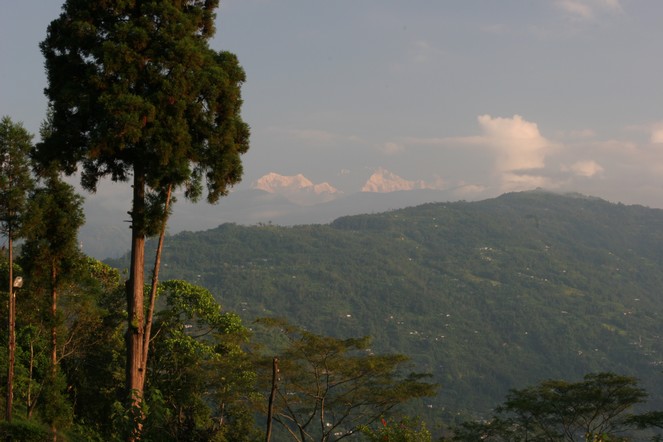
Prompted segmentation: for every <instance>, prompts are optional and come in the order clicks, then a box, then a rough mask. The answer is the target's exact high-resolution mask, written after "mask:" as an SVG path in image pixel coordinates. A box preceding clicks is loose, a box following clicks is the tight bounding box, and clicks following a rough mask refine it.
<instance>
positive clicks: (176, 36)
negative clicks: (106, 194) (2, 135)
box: [37, 0, 249, 429]
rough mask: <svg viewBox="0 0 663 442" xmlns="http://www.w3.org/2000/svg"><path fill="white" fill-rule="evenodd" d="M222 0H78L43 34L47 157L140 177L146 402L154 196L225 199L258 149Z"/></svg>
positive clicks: (136, 275) (134, 318)
mask: <svg viewBox="0 0 663 442" xmlns="http://www.w3.org/2000/svg"><path fill="white" fill-rule="evenodd" d="M217 6H218V0H163V1H149V0H124V1H112V2H111V1H97V2H88V1H80V0H67V1H66V2H65V4H64V6H63V11H62V13H61V15H60V17H59V18H58V19H56V20H54V21H53V22H52V23H51V24H50V25H49V27H48V32H47V36H46V39H45V40H44V41H43V42H42V43H41V49H42V53H43V54H44V57H45V58H46V70H47V75H48V87H47V88H46V95H47V96H48V98H49V99H50V101H51V103H52V106H53V127H52V133H51V134H50V136H49V137H48V138H47V139H46V140H44V142H43V143H42V144H41V145H39V146H38V151H37V158H38V160H39V162H40V163H41V164H49V163H50V162H52V161H57V162H58V164H59V165H60V168H61V170H63V171H65V172H66V173H68V174H71V173H73V172H74V171H76V169H77V167H78V165H82V174H81V182H82V185H83V186H84V187H85V188H86V189H88V190H90V191H94V190H96V187H97V184H98V182H99V180H100V179H101V178H102V177H106V176H108V177H110V178H111V179H112V180H114V181H127V180H129V179H131V180H132V184H133V195H132V205H131V210H130V212H129V214H130V217H131V230H132V241H131V265H130V274H129V281H128V283H127V307H128V313H129V317H128V331H127V370H126V386H127V389H128V390H129V392H130V394H131V395H132V397H133V402H132V403H133V405H134V406H139V405H140V403H141V400H142V394H143V386H142V383H143V380H144V376H143V373H144V370H145V360H146V357H145V356H146V355H145V354H144V350H143V349H144V345H143V343H144V333H145V331H144V313H143V312H144V294H143V285H144V246H145V237H146V236H147V235H150V234H153V233H155V228H156V227H157V226H159V224H160V223H159V222H158V221H160V220H155V219H152V218H151V217H150V216H149V214H150V213H153V212H154V211H152V210H150V207H148V204H147V202H148V196H149V195H150V193H156V194H163V192H164V191H165V189H167V188H168V186H172V187H173V188H174V189H177V188H184V189H185V195H186V196H187V197H188V198H191V199H193V200H196V199H198V198H199V197H200V196H201V194H202V188H203V182H205V184H206V185H207V190H208V192H207V199H208V201H209V202H216V201H217V200H218V199H219V198H220V197H221V196H223V195H225V194H226V193H227V192H228V189H229V187H230V186H232V185H234V184H235V183H237V182H238V181H239V180H240V177H241V173H242V166H241V161H240V155H241V154H243V153H244V152H246V151H247V149H248V139H249V129H248V126H247V125H246V124H245V123H244V121H243V120H242V119H241V117H240V106H241V103H242V101H241V97H240V86H241V84H242V83H243V82H244V80H245V75H244V71H243V70H242V68H241V67H240V65H239V63H238V61H237V58H236V57H235V56H234V55H233V54H230V53H228V52H217V51H214V50H212V49H211V48H210V47H209V45H208V41H209V39H210V38H211V37H212V36H213V34H214V31H215V29H214V19H215V10H216V8H217ZM157 213H158V211H157ZM162 216H166V214H163V215H162ZM139 427H140V424H139V423H138V424H137V428H138V429H139Z"/></svg>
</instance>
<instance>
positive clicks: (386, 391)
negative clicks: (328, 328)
mask: <svg viewBox="0 0 663 442" xmlns="http://www.w3.org/2000/svg"><path fill="white" fill-rule="evenodd" d="M260 322H261V323H262V324H263V325H267V326H269V327H271V328H272V330H273V331H274V332H277V333H274V334H275V335H278V334H279V333H278V332H280V333H282V337H283V338H284V340H285V343H286V346H285V348H284V349H283V350H282V351H281V353H280V354H279V357H278V376H277V379H276V380H275V383H276V395H275V397H274V404H273V407H274V410H273V413H272V416H273V419H274V420H275V421H276V422H278V423H279V424H280V425H281V427H282V428H283V429H285V431H286V433H287V434H289V435H290V437H291V438H292V440H295V441H298V442H305V441H316V440H317V441H321V442H325V441H329V440H340V439H344V438H346V437H349V436H351V435H353V434H355V433H357V432H359V430H360V428H363V427H364V426H366V425H370V424H371V423H373V422H375V421H376V420H377V419H379V418H380V417H381V416H384V415H385V414H387V413H388V412H389V411H391V410H392V409H394V407H396V406H398V405H399V404H402V403H405V402H407V401H409V400H411V399H415V398H420V397H426V396H433V395H434V394H435V392H436V390H437V388H436V385H434V384H431V383H428V382H425V380H424V379H423V378H424V377H425V375H422V374H419V373H410V374H404V373H402V365H403V363H405V362H406V361H407V360H408V358H407V357H406V356H403V355H397V354H387V355H376V354H372V352H371V351H370V348H369V343H370V340H369V339H368V338H359V339H338V338H333V337H328V336H319V335H316V334H314V333H311V332H308V331H306V330H303V329H301V328H299V327H296V326H293V325H290V324H287V323H285V322H283V321H281V320H274V319H263V320H261V321H260ZM265 367H266V370H265V373H264V374H263V375H262V376H261V379H262V380H263V382H264V381H265V380H267V379H271V376H270V375H268V374H267V373H268V372H269V373H271V367H272V361H271V358H270V360H269V363H268V364H265ZM267 367H269V368H267ZM264 389H265V390H267V388H266V386H265V388H264ZM264 402H265V401H264ZM265 404H266V402H265Z"/></svg>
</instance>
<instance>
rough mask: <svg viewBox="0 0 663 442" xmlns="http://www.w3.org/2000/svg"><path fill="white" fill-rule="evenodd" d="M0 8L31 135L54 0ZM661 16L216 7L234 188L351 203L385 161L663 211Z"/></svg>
mask: <svg viewBox="0 0 663 442" xmlns="http://www.w3.org/2000/svg"><path fill="white" fill-rule="evenodd" d="M1 2H2V4H3V8H2V11H3V12H2V14H1V15H0V60H1V61H0V116H4V115H8V116H10V117H11V118H12V119H13V120H14V121H20V122H23V124H24V125H25V127H26V128H27V129H28V130H30V131H31V132H33V133H37V132H38V129H39V125H40V122H41V121H42V120H43V118H44V114H45V108H46V100H45V98H44V96H43V89H44V87H45V86H46V77H45V73H44V69H43V59H42V56H41V53H40V52H39V48H38V43H39V42H40V41H41V40H43V39H44V37H45V33H46V27H47V25H48V23H49V22H50V21H51V20H53V19H54V18H56V17H57V15H58V14H59V11H60V6H61V4H62V2H61V1H59V0H39V1H36V0H22V1H20V2H16V1H11V2H10V1H9V0H1ZM661 23H663V2H662V1H661V0H462V1H458V0H456V1H452V0H448V1H447V0H408V1H402V0H400V1H397V0H360V1H358V0H327V1H311V0H225V1H223V0H222V1H221V7H220V9H219V10H218V17H217V34H216V36H215V38H214V39H213V40H212V41H211V42H210V45H211V46H212V47H213V48H214V49H218V50H229V51H231V52H234V53H235V54H237V56H238V58H239V60H240V63H241V64H242V66H243V67H244V69H245V71H246V74H247V82H246V83H245V85H244V86H243V89H242V93H243V98H244V106H243V111H242V113H243V118H244V119H245V120H246V121H247V123H249V125H250V126H251V131H252V137H251V148H250V150H249V152H248V153H247V154H246V155H245V156H244V157H243V163H244V179H243V182H242V183H241V184H240V185H239V186H238V188H240V189H241V188H248V187H250V186H251V184H252V183H254V182H255V181H256V180H258V179H259V178H260V177H262V176H263V175H266V174H268V173H270V172H275V173H278V174H282V175H288V176H289V175H297V174H303V175H304V176H306V177H307V178H308V179H310V180H311V181H312V182H313V183H315V184H321V183H329V184H330V185H331V186H333V187H335V188H337V189H339V190H341V191H342V192H345V193H352V192H356V191H359V190H361V188H362V186H363V184H364V183H365V182H366V180H367V178H368V177H369V176H370V175H371V174H372V173H373V172H374V171H376V170H382V169H384V170H388V171H390V172H391V173H393V174H396V175H398V176H399V177H402V178H403V179H405V180H411V181H417V182H423V183H426V186H427V187H430V188H438V189H456V190H457V192H456V193H457V194H458V195H462V196H463V197H466V198H467V199H473V200H474V199H481V198H484V197H493V196H497V195H499V194H501V193H504V192H509V191H519V190H528V189H533V188H537V187H540V188H544V189H550V190H556V191H564V192H566V191H573V192H580V193H583V194H586V195H591V196H597V197H601V198H604V199H607V200H609V201H612V202H623V203H626V204H643V205H646V206H650V207H658V208H663V57H662V56H661V54H663V26H662V25H661ZM103 192H106V194H108V195H110V194H113V193H117V194H120V193H121V192H122V189H121V186H108V187H107V188H106V187H104V189H102V192H100V193H102V194H103ZM123 198H126V195H124V196H123Z"/></svg>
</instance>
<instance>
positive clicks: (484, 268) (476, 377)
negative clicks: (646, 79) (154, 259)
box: [113, 190, 663, 422]
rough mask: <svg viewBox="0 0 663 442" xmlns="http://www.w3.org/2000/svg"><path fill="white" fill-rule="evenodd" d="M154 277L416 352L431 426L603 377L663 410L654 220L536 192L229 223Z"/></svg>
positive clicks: (187, 241) (660, 246)
mask: <svg viewBox="0 0 663 442" xmlns="http://www.w3.org/2000/svg"><path fill="white" fill-rule="evenodd" d="M380 195H381V196H388V195H390V194H380ZM364 196H370V194H360V195H357V197H364ZM124 262H126V257H125V258H124V259H121V260H116V261H114V262H113V263H114V265H117V266H123V265H124V264H123V263H124ZM163 265H164V267H163V268H162V277H163V278H179V279H186V280H189V281H191V282H194V283H197V284H201V285H203V286H205V287H207V288H209V289H210V290H211V291H212V292H213V293H214V294H215V295H216V296H218V299H219V301H220V303H221V304H222V305H223V306H224V307H225V308H227V309H229V310H233V311H236V312H238V313H240V314H241V315H242V316H243V317H244V318H245V320H246V321H247V323H251V321H252V320H253V319H254V318H256V317H259V316H283V317H287V318H289V320H290V321H292V322H294V323H296V324H298V325H301V326H304V327H306V328H307V329H309V330H312V331H315V332H320V333H326V334H331V335H336V336H344V337H349V336H364V335H370V336H372V337H373V339H374V341H373V350H374V351H396V352H402V353H405V354H407V355H409V356H410V357H411V358H412V361H413V364H414V367H413V369H416V370H417V371H428V372H431V373H432V374H433V380H434V381H436V382H439V383H440V384H441V385H442V388H441V389H440V394H439V396H438V397H437V398H435V399H434V400H432V401H431V402H429V403H427V406H426V407H423V404H420V405H421V406H422V407H423V408H419V409H416V410H415V411H413V415H421V416H422V417H425V418H426V419H428V420H429V422H434V421H435V419H436V418H440V417H445V418H446V419H447V421H449V419H453V418H454V416H456V415H457V413H460V414H469V415H479V416H480V415H483V414H484V413H488V411H489V410H490V409H491V408H492V407H493V406H495V405H496V404H498V403H501V402H502V401H503V399H504V395H505V394H506V392H507V391H508V389H509V388H522V387H524V386H527V385H532V384H535V383H537V382H539V381H540V380H542V379H548V378H563V379H579V378H580V377H581V376H582V375H583V374H586V373H589V372H596V371H614V372H616V373H621V374H627V375H632V376H636V377H638V378H639V379H641V385H643V386H644V387H645V388H646V389H647V390H648V391H649V393H650V396H651V399H652V402H651V404H652V406H654V407H657V408H658V409H660V408H661V407H663V403H662V402H663V384H662V383H661V382H660V379H661V374H660V371H661V366H663V303H662V302H661V296H662V295H661V287H663V210H659V209H650V208H646V207H643V206H627V205H623V204H613V203H609V202H607V201H604V200H602V199H599V198H593V197H589V196H585V195H579V194H569V195H560V194H554V193H550V192H545V191H540V190H539V191H531V192H520V193H509V194H505V195H502V196H500V197H498V198H493V199H488V200H482V201H477V202H467V201H457V202H437V203H426V204H422V205H416V206H413V207H408V208H404V209H397V210H389V211H386V212H383V213H375V214H361V215H352V216H342V217H339V218H337V219H335V220H334V221H333V222H332V223H331V224H324V225H298V226H292V227H281V226H277V225H270V224H262V225H255V226H241V225H237V224H223V225H220V226H219V227H217V228H214V229H210V230H207V231H201V232H196V233H192V232H183V233H180V234H177V235H174V236H172V237H170V238H168V240H167V241H166V249H165V255H164V257H163ZM445 413H449V414H448V415H446V416H445Z"/></svg>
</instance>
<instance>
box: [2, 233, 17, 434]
mask: <svg viewBox="0 0 663 442" xmlns="http://www.w3.org/2000/svg"><path fill="white" fill-rule="evenodd" d="M7 246H8V251H9V303H8V304H9V305H8V309H9V312H8V314H7V316H8V318H7V322H8V326H7V328H8V330H9V339H8V341H7V342H8V345H7V403H6V408H5V419H6V420H7V422H11V420H12V408H13V406H14V358H15V354H16V330H15V327H16V296H15V294H14V255H13V244H12V229H11V226H10V227H9V229H8V232H7Z"/></svg>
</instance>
